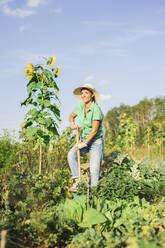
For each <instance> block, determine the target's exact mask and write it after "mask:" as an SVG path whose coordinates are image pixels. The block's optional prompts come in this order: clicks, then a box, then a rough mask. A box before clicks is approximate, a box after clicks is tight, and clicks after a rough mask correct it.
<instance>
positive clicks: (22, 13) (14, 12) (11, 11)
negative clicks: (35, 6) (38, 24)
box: [3, 6, 33, 17]
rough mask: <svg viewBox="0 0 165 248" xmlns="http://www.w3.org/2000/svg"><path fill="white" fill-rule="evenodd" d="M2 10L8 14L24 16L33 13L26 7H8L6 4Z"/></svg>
mask: <svg viewBox="0 0 165 248" xmlns="http://www.w3.org/2000/svg"><path fill="white" fill-rule="evenodd" d="M3 12H4V13H5V14H7V15H10V16H18V17H26V16H30V15H33V11H31V10H26V9H19V8H17V9H10V8H9V7H8V6H4V7H3Z"/></svg>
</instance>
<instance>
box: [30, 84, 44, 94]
mask: <svg viewBox="0 0 165 248" xmlns="http://www.w3.org/2000/svg"><path fill="white" fill-rule="evenodd" d="M41 86H42V82H35V81H32V82H31V83H30V84H29V85H28V86H27V91H28V93H30V92H31V91H32V90H33V89H40V88H41Z"/></svg>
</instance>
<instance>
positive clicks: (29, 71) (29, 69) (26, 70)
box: [25, 63, 33, 79]
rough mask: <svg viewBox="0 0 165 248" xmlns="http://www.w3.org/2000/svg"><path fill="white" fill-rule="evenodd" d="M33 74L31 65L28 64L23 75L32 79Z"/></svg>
mask: <svg viewBox="0 0 165 248" xmlns="http://www.w3.org/2000/svg"><path fill="white" fill-rule="evenodd" d="M32 74H33V65H32V64H31V63H28V66H27V67H26V68H25V75H26V77H28V78H30V79H31V78H32Z"/></svg>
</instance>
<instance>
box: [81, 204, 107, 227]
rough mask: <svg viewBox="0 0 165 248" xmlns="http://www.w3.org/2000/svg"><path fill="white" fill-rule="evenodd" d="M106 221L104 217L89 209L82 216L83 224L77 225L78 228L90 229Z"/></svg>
mask: <svg viewBox="0 0 165 248" xmlns="http://www.w3.org/2000/svg"><path fill="white" fill-rule="evenodd" d="M105 221H106V218H105V216H104V215H103V214H102V213H100V212H99V211H97V210H96V209H94V208H89V209H88V210H87V211H86V212H85V213H84V216H83V222H82V223H80V224H79V226H80V227H85V228H86V227H91V226H93V225H97V224H100V223H104V222H105Z"/></svg>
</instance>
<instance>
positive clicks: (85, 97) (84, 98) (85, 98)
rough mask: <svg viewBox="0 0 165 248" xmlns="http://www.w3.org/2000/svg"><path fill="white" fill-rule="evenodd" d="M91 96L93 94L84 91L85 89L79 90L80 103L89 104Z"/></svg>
mask: <svg viewBox="0 0 165 248" xmlns="http://www.w3.org/2000/svg"><path fill="white" fill-rule="evenodd" d="M93 96H94V94H93V93H92V92H91V91H90V90H88V89H85V88H83V89H82V90H81V99H82V101H83V102H84V103H86V104H87V103H89V102H92V100H93Z"/></svg>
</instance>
